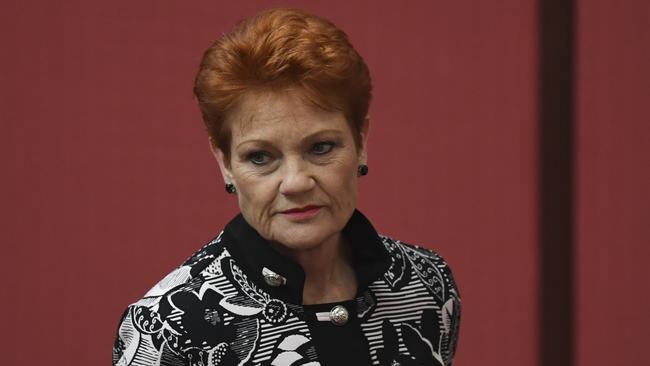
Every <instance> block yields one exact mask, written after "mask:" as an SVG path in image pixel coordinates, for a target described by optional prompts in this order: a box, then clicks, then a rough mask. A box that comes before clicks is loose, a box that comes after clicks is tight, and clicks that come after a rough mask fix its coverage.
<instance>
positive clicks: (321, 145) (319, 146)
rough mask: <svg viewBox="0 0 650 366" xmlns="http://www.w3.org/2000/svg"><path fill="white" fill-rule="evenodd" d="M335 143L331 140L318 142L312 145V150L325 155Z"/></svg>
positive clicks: (314, 152)
mask: <svg viewBox="0 0 650 366" xmlns="http://www.w3.org/2000/svg"><path fill="white" fill-rule="evenodd" d="M334 145H335V144H334V143H333V142H329V141H324V142H317V143H315V144H314V145H313V146H312V147H311V152H312V153H313V154H316V155H325V154H327V153H328V152H330V151H332V149H333V148H334Z"/></svg>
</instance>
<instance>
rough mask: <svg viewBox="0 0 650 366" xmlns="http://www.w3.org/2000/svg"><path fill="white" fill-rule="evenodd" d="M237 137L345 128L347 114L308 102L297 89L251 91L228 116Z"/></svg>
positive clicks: (292, 135)
mask: <svg viewBox="0 0 650 366" xmlns="http://www.w3.org/2000/svg"><path fill="white" fill-rule="evenodd" d="M228 123H229V125H230V126H229V127H230V131H231V133H232V137H233V139H237V140H239V139H255V138H263V137H272V136H275V135H284V136H285V137H287V138H288V137H299V136H302V135H311V134H314V133H318V132H319V131H321V130H334V131H336V130H339V131H341V132H345V131H346V130H347V129H349V127H348V126H347V123H346V120H345V116H344V115H343V113H342V112H340V111H328V110H324V109H322V108H319V107H317V106H314V105H312V104H311V103H309V102H307V101H306V100H305V99H304V98H303V97H301V96H300V95H297V94H296V93H293V92H287V93H263V94H261V93H257V94H253V95H247V96H245V97H244V98H243V100H242V101H241V102H240V104H239V105H238V107H237V108H236V109H235V110H234V111H233V112H232V113H231V115H230V116H229V118H228Z"/></svg>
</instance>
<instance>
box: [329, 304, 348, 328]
mask: <svg viewBox="0 0 650 366" xmlns="http://www.w3.org/2000/svg"><path fill="white" fill-rule="evenodd" d="M348 317H349V316H348V310H347V309H346V308H344V307H343V306H341V305H336V306H335V307H333V308H332V310H330V320H331V321H332V323H334V324H336V325H343V324H345V323H347V322H348Z"/></svg>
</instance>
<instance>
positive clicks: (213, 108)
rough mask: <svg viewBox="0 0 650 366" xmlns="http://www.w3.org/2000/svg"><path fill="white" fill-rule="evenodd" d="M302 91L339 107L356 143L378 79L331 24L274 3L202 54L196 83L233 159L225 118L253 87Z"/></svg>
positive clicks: (215, 135)
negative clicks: (276, 7)
mask: <svg viewBox="0 0 650 366" xmlns="http://www.w3.org/2000/svg"><path fill="white" fill-rule="evenodd" d="M283 89H297V90H298V91H300V92H302V95H304V96H305V97H306V98H307V100H308V101H309V102H311V103H314V104H315V105H317V106H319V107H321V108H324V109H326V110H340V111H342V112H343V113H344V115H345V117H346V120H347V122H348V124H349V126H350V129H351V130H352V134H353V136H354V138H355V143H356V145H357V148H359V147H360V146H361V128H362V126H363V123H364V119H365V118H366V115H367V114H368V107H369V105H370V99H371V90H372V85H371V80H370V73H369V71H368V67H367V66H366V64H365V62H364V61H363V58H362V57H361V56H360V55H359V54H358V53H357V51H356V50H355V49H354V48H353V47H352V45H351V44H350V41H349V40H348V37H347V35H346V34H345V33H344V32H343V31H342V30H340V29H338V28H337V27H336V26H335V25H334V24H332V23H331V22H329V21H327V20H325V19H322V18H319V17H316V16H314V15H310V14H307V13H304V12H302V11H299V10H295V9H284V8H279V9H270V10H266V11H264V12H262V13H259V14H257V15H255V16H254V17H252V18H249V19H245V20H243V21H241V22H239V23H238V24H237V25H236V26H235V27H234V28H233V29H232V30H231V31H230V32H228V33H225V34H224V35H223V36H222V37H220V38H219V39H218V40H216V41H215V42H214V43H213V44H212V45H211V46H210V47H209V48H208V49H207V50H206V51H205V53H204V54H203V58H202V61H201V65H200V68H199V71H198V73H197V75H196V79H195V84H194V94H195V96H196V98H197V100H198V104H199V108H200V109H201V114H202V116H203V121H204V122H205V125H206V127H207V130H208V134H209V135H210V137H211V138H212V140H213V143H214V144H216V146H217V147H218V148H219V149H221V151H223V153H224V155H226V158H228V159H229V157H230V140H231V133H230V131H229V129H228V128H227V126H225V125H226V124H225V123H224V121H225V120H226V117H227V114H228V113H229V112H230V111H232V110H233V109H234V108H235V107H236V105H237V103H238V102H239V101H240V100H241V99H242V97H243V96H244V95H246V94H247V93H250V92H259V91H262V92H264V91H274V90H283Z"/></svg>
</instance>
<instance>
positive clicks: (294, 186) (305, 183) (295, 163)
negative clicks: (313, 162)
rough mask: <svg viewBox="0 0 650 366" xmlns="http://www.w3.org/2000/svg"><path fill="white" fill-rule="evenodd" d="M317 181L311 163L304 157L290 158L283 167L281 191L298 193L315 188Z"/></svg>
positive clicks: (286, 193) (285, 193)
mask: <svg viewBox="0 0 650 366" xmlns="http://www.w3.org/2000/svg"><path fill="white" fill-rule="evenodd" d="M315 184H316V181H315V180H314V177H313V176H312V174H311V171H310V169H309V164H308V163H307V162H305V161H303V160H302V159H290V160H287V161H285V164H284V167H283V169H282V182H281V183H280V193H282V194H284V195H296V194H300V193H304V192H308V191H310V190H311V189H312V188H314V185H315Z"/></svg>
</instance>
